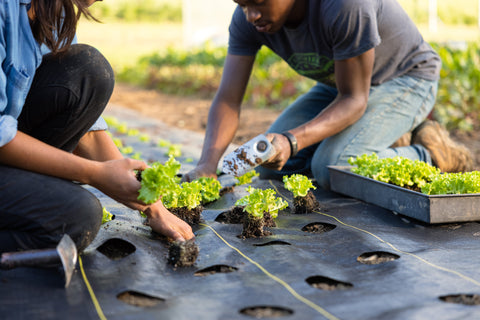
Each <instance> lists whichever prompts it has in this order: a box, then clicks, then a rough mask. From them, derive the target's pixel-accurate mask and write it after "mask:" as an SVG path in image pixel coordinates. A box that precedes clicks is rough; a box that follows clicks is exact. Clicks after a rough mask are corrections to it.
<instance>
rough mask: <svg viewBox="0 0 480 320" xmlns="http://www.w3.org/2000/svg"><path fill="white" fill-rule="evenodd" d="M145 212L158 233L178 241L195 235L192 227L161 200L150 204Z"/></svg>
mask: <svg viewBox="0 0 480 320" xmlns="http://www.w3.org/2000/svg"><path fill="white" fill-rule="evenodd" d="M143 212H144V213H145V214H146V215H147V217H148V223H149V225H150V227H151V228H152V230H153V231H155V232H157V233H160V234H162V235H164V236H166V237H168V238H171V239H173V240H177V241H185V240H189V239H191V238H193V237H195V235H194V234H193V232H192V227H190V225H189V224H188V223H186V222H185V221H183V220H182V219H180V218H178V217H177V216H175V215H174V214H172V213H171V212H170V211H168V210H167V209H166V208H165V207H164V205H163V203H162V202H161V201H157V202H156V203H154V204H152V205H150V206H148V207H147V208H146V209H145V210H143Z"/></svg>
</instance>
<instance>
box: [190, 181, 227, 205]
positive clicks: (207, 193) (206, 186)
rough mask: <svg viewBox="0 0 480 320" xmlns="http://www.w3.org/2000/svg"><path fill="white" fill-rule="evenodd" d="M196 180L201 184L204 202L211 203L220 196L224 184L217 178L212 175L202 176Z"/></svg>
mask: <svg viewBox="0 0 480 320" xmlns="http://www.w3.org/2000/svg"><path fill="white" fill-rule="evenodd" d="M195 181H198V182H199V183H200V184H201V194H202V202H203V203H209V202H212V201H215V200H217V199H218V198H220V190H221V189H222V185H221V184H220V182H219V181H218V180H217V179H215V178H211V177H209V178H207V177H201V178H198V179H197V180H195Z"/></svg>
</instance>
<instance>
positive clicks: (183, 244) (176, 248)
mask: <svg viewBox="0 0 480 320" xmlns="http://www.w3.org/2000/svg"><path fill="white" fill-rule="evenodd" d="M198 253H199V249H198V246H197V244H196V243H195V239H190V240H187V241H174V242H172V243H171V244H170V247H169V248H168V263H170V264H171V265H173V266H174V267H190V266H192V265H193V264H194V263H195V261H196V260H197V257H198Z"/></svg>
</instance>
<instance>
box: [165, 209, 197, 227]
mask: <svg viewBox="0 0 480 320" xmlns="http://www.w3.org/2000/svg"><path fill="white" fill-rule="evenodd" d="M168 210H170V212H172V213H173V214H174V215H176V216H177V217H179V218H180V219H182V220H183V221H185V222H186V223H188V224H189V225H190V226H193V225H196V224H199V223H200V220H201V217H202V216H201V213H202V211H203V206H198V207H195V208H193V209H189V208H187V207H178V208H169V209H168Z"/></svg>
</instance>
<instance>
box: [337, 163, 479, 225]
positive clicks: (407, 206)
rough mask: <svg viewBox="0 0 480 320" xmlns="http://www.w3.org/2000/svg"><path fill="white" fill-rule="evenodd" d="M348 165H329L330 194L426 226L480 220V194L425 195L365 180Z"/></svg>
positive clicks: (369, 179)
mask: <svg viewBox="0 0 480 320" xmlns="http://www.w3.org/2000/svg"><path fill="white" fill-rule="evenodd" d="M351 168H352V167H351V166H329V167H328V169H329V172H330V185H331V189H332V191H335V192H338V193H341V194H344V195H347V196H350V197H353V198H356V199H360V200H362V201H365V202H368V203H371V204H375V205H377V206H380V207H382V208H385V209H389V210H392V211H394V212H397V213H400V214H403V215H405V216H408V217H411V218H414V219H417V220H420V221H423V222H426V223H432V224H433V223H452V222H466V221H477V220H480V194H478V193H475V194H454V195H451V194H449V195H426V194H423V193H421V192H416V191H412V190H409V189H406V188H402V187H399V186H395V185H392V184H388V183H385V182H381V181H377V180H374V179H371V178H367V177H364V176H361V175H358V174H355V173H352V172H351V171H350V169H351Z"/></svg>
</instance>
